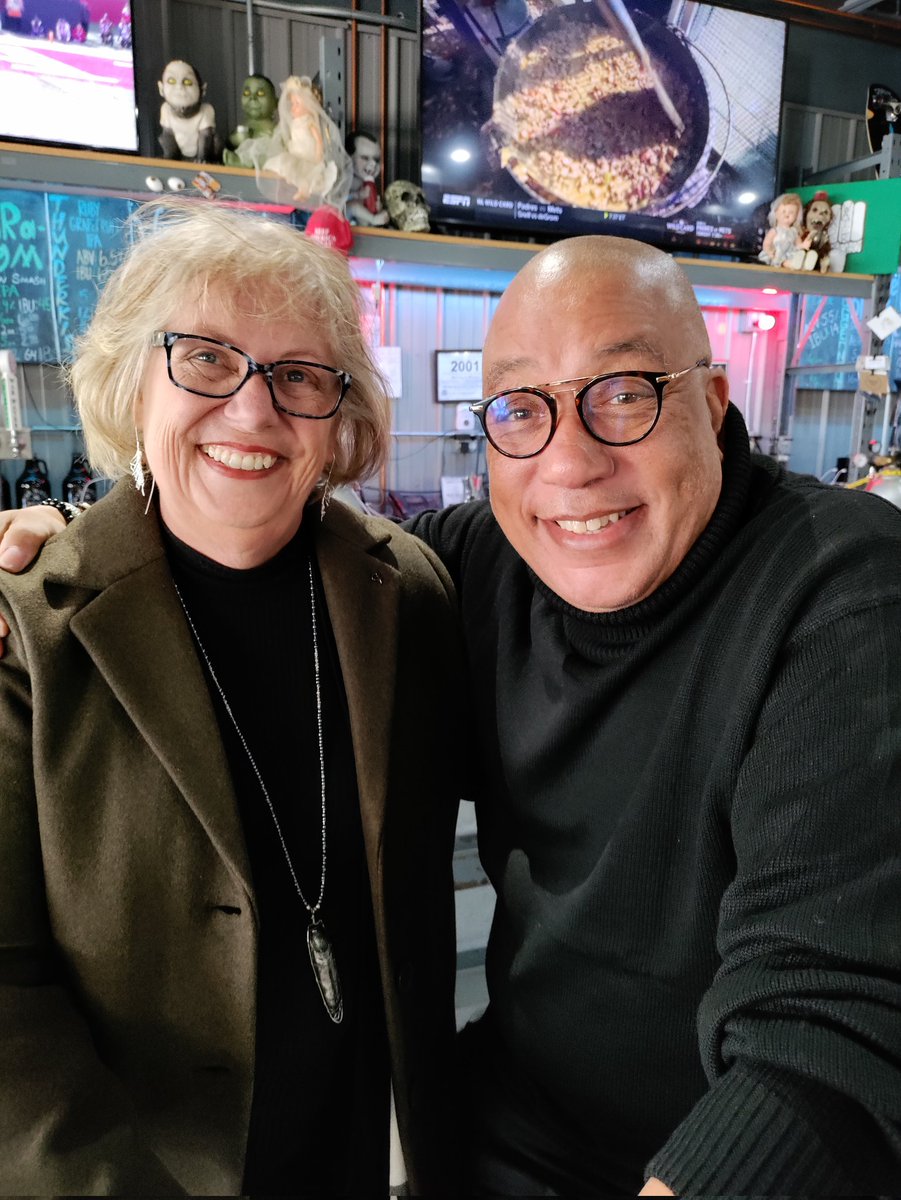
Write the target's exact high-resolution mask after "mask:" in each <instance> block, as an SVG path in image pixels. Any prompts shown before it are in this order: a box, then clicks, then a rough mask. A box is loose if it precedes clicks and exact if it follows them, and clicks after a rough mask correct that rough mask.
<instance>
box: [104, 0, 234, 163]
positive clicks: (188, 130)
mask: <svg viewBox="0 0 901 1200" xmlns="http://www.w3.org/2000/svg"><path fill="white" fill-rule="evenodd" d="M123 11H124V10H123ZM157 86H158V87H159V90H160V95H161V96H162V97H163V103H162V107H161V108H160V135H159V143H160V148H161V150H162V151H163V157H164V158H172V159H180V158H185V159H189V160H190V161H192V162H198V163H200V162H213V160H214V158H215V154H216V114H215V112H214V111H213V106H212V104H206V103H205V102H204V99H203V97H204V93H205V92H206V84H205V83H204V82H203V80H202V79H201V78H200V75H199V74H198V73H197V71H195V69H194V68H193V67H192V66H191V64H190V63H187V62H183V61H182V60H181V59H178V58H176V59H173V61H172V62H170V63H167V64H166V67H165V70H164V71H163V76H162V78H161V79H160V81H159V84H158V85H157Z"/></svg>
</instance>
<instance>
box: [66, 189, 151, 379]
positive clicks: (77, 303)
mask: <svg viewBox="0 0 901 1200" xmlns="http://www.w3.org/2000/svg"><path fill="white" fill-rule="evenodd" d="M47 203H48V207H49V212H50V229H51V242H52V246H53V288H54V299H55V308H56V322H57V332H58V337H59V349H60V353H61V355H62V357H63V358H69V357H71V354H72V350H73V346H74V341H75V337H76V336H77V334H79V333H80V332H81V331H82V330H83V329H84V328H85V327H86V326H87V324H88V322H89V321H90V319H91V314H92V313H93V311H94V306H95V305H96V303H97V297H98V295H99V293H100V291H101V289H102V288H103V285H104V284H105V283H106V280H107V278H108V277H109V275H110V272H111V271H113V270H114V269H115V268H116V267H117V266H118V265H119V263H120V262H121V261H122V258H123V256H124V254H125V236H124V232H123V223H124V221H125V218H126V217H127V216H128V214H129V212H130V211H131V209H132V208H133V207H134V205H133V204H132V202H131V201H129V200H123V199H118V198H116V197H110V196H104V197H96V196H73V195H52V194H51V195H49V196H48V197H47Z"/></svg>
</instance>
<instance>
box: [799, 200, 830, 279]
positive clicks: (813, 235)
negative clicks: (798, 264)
mask: <svg viewBox="0 0 901 1200" xmlns="http://www.w3.org/2000/svg"><path fill="white" fill-rule="evenodd" d="M831 224H832V205H831V204H830V203H829V193H828V192H817V193H816V194H815V195H814V197H813V199H812V200H811V201H809V202H808V205H807V208H806V209H805V210H804V228H803V229H802V231H801V242H800V248H801V249H802V250H804V251H805V254H804V262H803V263H802V268H801V269H802V270H804V271H815V270H817V269H818V268H819V270H820V272H821V273H822V274H825V272H826V271H828V270H829V250H830V246H829V226H830V225H831Z"/></svg>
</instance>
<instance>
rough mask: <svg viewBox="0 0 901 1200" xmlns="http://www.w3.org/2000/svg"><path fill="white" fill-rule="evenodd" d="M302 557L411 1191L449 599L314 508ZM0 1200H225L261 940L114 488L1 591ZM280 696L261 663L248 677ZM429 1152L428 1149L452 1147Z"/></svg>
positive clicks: (162, 581) (368, 536) (433, 947)
mask: <svg viewBox="0 0 901 1200" xmlns="http://www.w3.org/2000/svg"><path fill="white" fill-rule="evenodd" d="M316 552H317V556H318V561H319V565H320V569H321V573H322V579H323V584H324V588H325V594H326V598H327V603H328V609H329V615H330V618H331V622H332V626H333V629H334V634H335V640H336V643H337V646H338V653H339V657H340V661H341V666H342V671H343V675H344V684H345V688H346V692H347V700H348V706H349V710H350V719H351V729H352V736H353V745H354V753H355V758H356V766H357V778H358V785H359V795H360V808H361V815H362V823H363V834H364V840H365V846H366V856H367V862H368V867H369V875H370V882H371V891H372V901H373V909H374V913H375V929H376V936H377V940H378V951H379V962H380V968H381V974H382V982H383V992H384V999H385V1010H386V1016H387V1024H388V1032H389V1041H390V1048H391V1060H392V1073H393V1081H394V1091H395V1099H396V1105H397V1118H398V1125H399V1129H400V1135H401V1142H402V1146H403V1151H404V1157H405V1159H406V1163H407V1170H408V1172H409V1177H410V1182H411V1185H412V1189H413V1190H414V1191H415V1192H419V1193H423V1194H428V1195H434V1194H436V1193H437V1194H440V1193H441V1192H443V1191H444V1190H445V1189H447V1188H449V1187H451V1186H452V1185H451V1183H450V1182H449V1175H450V1171H449V1160H448V1156H447V1155H446V1154H445V1152H444V1150H443V1146H442V1141H443V1139H444V1138H445V1137H446V1136H447V1135H449V1133H450V1129H449V1126H448V1125H447V1124H446V1119H445V1113H444V1111H443V1108H442V1097H443V1096H445V1095H446V1094H447V1092H448V1089H447V1084H448V1078H449V1071H450V1066H449V1062H450V1055H451V1052H452V1038H453V974H454V946H453V891H452V886H453V885H452V878H451V862H452V853H453V836H454V820H455V813H456V800H457V795H456V789H455V786H454V781H453V778H452V772H451V771H449V769H448V766H449V764H448V763H447V761H445V756H444V751H443V749H442V747H443V745H444V744H445V738H446V737H447V733H448V729H449V722H450V721H452V720H453V719H454V717H455V716H456V717H458V716H459V712H458V711H455V706H456V704H457V703H458V695H459V694H458V692H457V678H458V677H457V672H458V671H459V670H460V664H461V662H462V653H461V651H460V648H459V643H458V641H457V632H456V616H455V603H454V600H453V594H452V588H451V584H450V582H449V580H448V577H447V575H446V573H445V572H444V570H443V568H442V567H441V566H440V564H439V563H438V561H437V559H436V558H435V557H434V555H433V554H432V553H431V552H430V551H429V550H428V549H427V548H426V547H425V546H423V545H422V544H421V543H419V542H417V541H416V540H415V539H414V538H411V537H409V536H407V535H405V534H403V533H401V532H400V531H399V530H397V528H396V527H395V526H393V525H391V524H390V523H389V522H387V521H383V520H380V519H376V518H368V517H362V516H358V515H357V514H355V513H353V512H351V511H350V510H349V509H348V508H346V507H344V506H342V505H340V504H334V505H332V507H331V509H330V510H329V512H328V513H327V515H326V519H325V521H324V523H323V525H322V526H321V528H320V529H319V530H318V531H317V535H316ZM0 610H2V611H3V613H4V615H5V616H6V617H7V619H8V620H9V622H10V625H11V628H12V633H11V636H10V639H9V647H8V653H7V656H6V658H5V659H4V660H3V662H2V664H0V847H2V867H0V1194H4V1195H9V1194H38V1195H49V1194H80V1195H103V1194H112V1195H115V1194H120V1195H121V1194H131V1195H149V1194H168V1195H174V1194H179V1193H182V1192H184V1193H188V1194H194V1195H204V1194H207V1195H210V1194H213V1195H234V1194H237V1193H238V1192H239V1191H240V1186H241V1178H242V1168H243V1160H244V1152H245V1144H246V1138H247V1129H248V1117H249V1112H250V1104H251V1096H252V1088H253V1061H254V1020H255V1011H254V1005H255V988H256V952H257V937H258V924H257V913H256V908H255V900H254V888H253V883H252V880H251V878H250V872H249V867H248V862H247V854H246V848H245V843H244V839H243V835H242V830H241V825H240V821H239V817H238V809H237V804H236V800H235V796H234V793H233V789H232V785H231V782H230V778H229V772H228V768H227V765H226V760H225V756H224V753H223V750H222V746H221V742H220V737H219V732H218V727H217V723H216V717H215V714H214V710H213V707H212V704H211V701H210V698H209V694H208V691H207V686H206V683H205V679H204V675H203V672H202V670H201V667H200V665H199V662H198V659H197V656H196V652H195V648H194V645H193V642H192V640H191V636H190V633H189V631H188V629H187V627H186V624H185V621H184V617H183V615H182V612H181V609H180V607H179V604H178V600H177V598H176V595H175V592H174V590H173V587H172V582H171V577H170V574H169V571H168V568H167V563H166V559H165V555H164V551H163V546H162V542H161V539H160V532H159V525H158V522H157V519H156V518H155V516H154V515H153V513H151V514H150V515H149V516H145V515H144V501H143V500H142V499H141V497H140V496H137V495H136V494H135V492H134V491H133V489H132V488H131V485H130V482H128V483H120V484H119V485H118V486H117V487H116V488H115V489H114V490H113V492H112V493H111V495H110V496H109V497H108V498H107V499H105V500H103V501H101V502H100V503H99V504H97V505H95V506H94V507H93V508H92V509H91V510H90V511H89V512H88V513H87V514H86V515H84V516H83V517H80V518H79V519H78V520H77V521H75V522H74V523H73V524H72V525H71V526H70V527H69V528H68V529H67V530H66V531H65V533H62V534H60V535H59V536H58V537H56V538H54V539H53V540H52V541H51V542H50V543H48V545H47V547H46V549H45V550H44V552H43V554H42V556H41V558H40V559H39V560H38V562H37V564H36V565H35V566H34V568H33V569H32V570H30V571H29V572H28V573H26V574H25V575H23V576H20V577H14V576H4V577H3V578H2V580H0ZM260 686H261V687H273V686H274V687H277V686H278V664H277V663H261V664H260ZM451 1157H453V1152H452V1154H451Z"/></svg>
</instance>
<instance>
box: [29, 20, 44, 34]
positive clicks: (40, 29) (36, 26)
mask: <svg viewBox="0 0 901 1200" xmlns="http://www.w3.org/2000/svg"><path fill="white" fill-rule="evenodd" d="M31 36H32V37H37V38H39V37H43V36H44V22H43V21H42V20H41V18H40V17H32V18H31Z"/></svg>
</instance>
